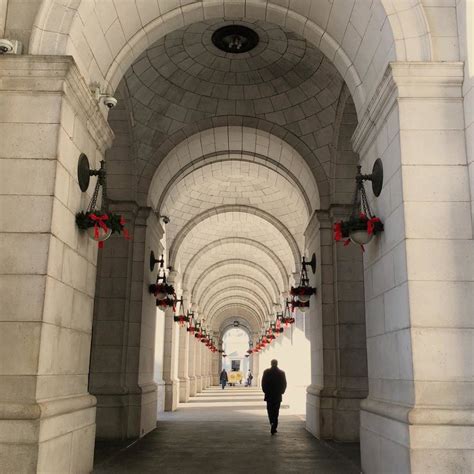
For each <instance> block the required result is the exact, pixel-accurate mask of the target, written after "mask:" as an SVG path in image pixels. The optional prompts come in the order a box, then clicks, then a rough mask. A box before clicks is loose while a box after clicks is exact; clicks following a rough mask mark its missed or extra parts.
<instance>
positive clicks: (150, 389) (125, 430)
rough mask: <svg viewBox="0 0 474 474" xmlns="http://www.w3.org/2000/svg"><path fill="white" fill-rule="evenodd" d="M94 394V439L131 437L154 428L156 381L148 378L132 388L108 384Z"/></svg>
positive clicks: (142, 434)
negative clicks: (95, 400)
mask: <svg viewBox="0 0 474 474" xmlns="http://www.w3.org/2000/svg"><path fill="white" fill-rule="evenodd" d="M94 395H95V396H96V398H97V415H96V423H97V428H96V429H97V433H96V437H97V439H100V440H107V441H111V440H125V439H135V438H139V437H141V436H144V435H145V434H147V433H149V432H150V431H152V430H154V429H155V428H156V414H157V404H158V393H157V384H156V383H154V382H150V383H146V384H143V385H140V386H138V387H135V388H132V389H125V388H123V387H116V388H108V389H107V391H105V390H102V391H101V393H94Z"/></svg>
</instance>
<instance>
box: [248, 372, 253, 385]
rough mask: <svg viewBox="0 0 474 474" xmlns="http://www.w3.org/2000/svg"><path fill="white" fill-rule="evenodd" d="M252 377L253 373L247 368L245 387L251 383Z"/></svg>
mask: <svg viewBox="0 0 474 474" xmlns="http://www.w3.org/2000/svg"><path fill="white" fill-rule="evenodd" d="M252 379H253V375H252V372H251V371H250V370H249V371H248V373H247V387H250V386H251V385H252Z"/></svg>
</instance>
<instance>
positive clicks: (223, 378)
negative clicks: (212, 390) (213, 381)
mask: <svg viewBox="0 0 474 474" xmlns="http://www.w3.org/2000/svg"><path fill="white" fill-rule="evenodd" d="M219 380H220V381H221V385H222V390H224V388H225V386H226V385H227V382H228V380H229V377H227V372H226V371H225V369H222V372H221V375H220V378H219Z"/></svg>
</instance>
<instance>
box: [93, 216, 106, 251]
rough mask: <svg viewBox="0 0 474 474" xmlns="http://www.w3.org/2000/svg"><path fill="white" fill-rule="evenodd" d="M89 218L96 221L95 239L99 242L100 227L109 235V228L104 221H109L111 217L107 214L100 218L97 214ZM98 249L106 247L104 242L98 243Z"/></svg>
mask: <svg viewBox="0 0 474 474" xmlns="http://www.w3.org/2000/svg"><path fill="white" fill-rule="evenodd" d="M89 218H90V220H91V221H94V222H95V224H94V239H95V240H97V241H98V240H99V227H100V228H101V229H102V230H103V231H104V232H105V233H107V232H108V231H109V228H108V227H107V226H106V225H105V222H104V221H107V220H108V219H109V216H108V215H107V214H102V215H101V216H98V215H97V214H90V215H89ZM97 244H98V247H99V248H100V249H101V248H103V247H104V242H103V241H100V242H97Z"/></svg>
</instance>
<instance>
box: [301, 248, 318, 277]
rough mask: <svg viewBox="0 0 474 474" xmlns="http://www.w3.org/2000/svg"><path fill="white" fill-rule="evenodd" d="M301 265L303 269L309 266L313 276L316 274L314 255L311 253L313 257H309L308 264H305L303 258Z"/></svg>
mask: <svg viewBox="0 0 474 474" xmlns="http://www.w3.org/2000/svg"><path fill="white" fill-rule="evenodd" d="M301 265H302V266H303V268H306V267H307V266H309V267H310V268H311V270H312V271H313V274H314V273H316V254H315V253H313V255H312V256H311V260H310V261H309V262H307V261H306V259H305V257H303V260H302V262H301Z"/></svg>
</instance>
